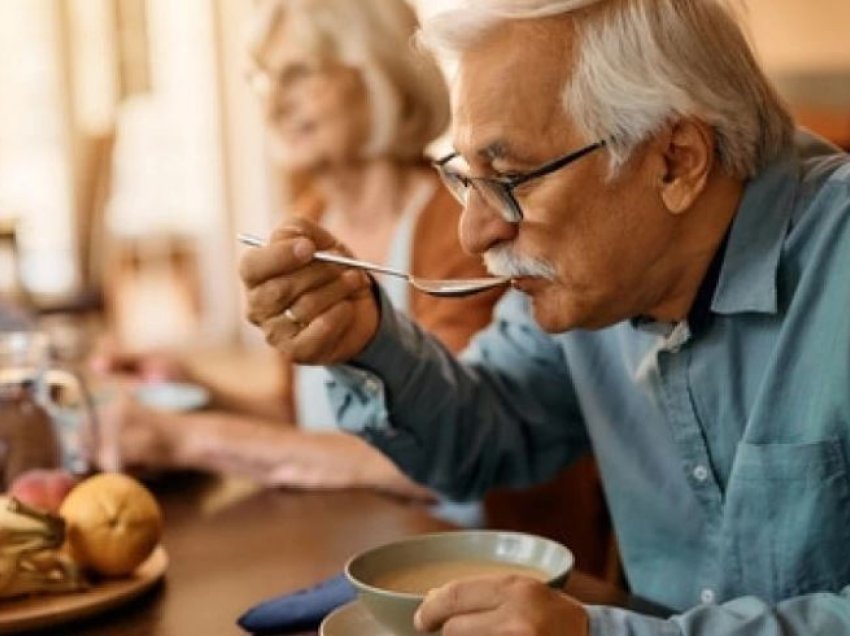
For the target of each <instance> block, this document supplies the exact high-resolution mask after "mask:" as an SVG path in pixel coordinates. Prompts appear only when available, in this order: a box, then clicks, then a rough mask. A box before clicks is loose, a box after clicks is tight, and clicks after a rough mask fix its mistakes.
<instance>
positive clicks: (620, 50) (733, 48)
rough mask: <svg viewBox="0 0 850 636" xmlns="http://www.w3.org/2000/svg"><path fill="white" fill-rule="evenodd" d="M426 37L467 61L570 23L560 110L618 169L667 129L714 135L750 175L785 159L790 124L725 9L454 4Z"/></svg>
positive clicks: (716, 2)
mask: <svg viewBox="0 0 850 636" xmlns="http://www.w3.org/2000/svg"><path fill="white" fill-rule="evenodd" d="M455 4H456V5H457V6H456V7H455V9H454V10H452V11H449V12H446V13H442V14H439V15H436V16H434V17H433V18H431V19H430V20H428V21H427V22H426V23H425V27H424V29H423V32H422V33H421V35H420V39H421V41H422V42H423V43H424V44H425V45H426V46H428V47H430V48H433V49H435V50H438V51H443V52H446V53H461V52H463V51H464V50H466V49H468V48H470V47H472V46H474V45H475V43H476V42H477V41H479V39H480V38H481V37H482V36H484V35H485V34H486V33H489V32H490V31H491V30H492V29H494V28H495V27H497V26H498V25H499V24H501V23H503V22H505V21H509V20H525V19H533V18H543V17H548V16H557V15H567V14H569V15H570V16H571V17H572V18H573V24H574V28H575V45H574V49H573V50H574V51H575V53H574V55H575V59H574V60H573V63H574V67H573V72H572V75H571V77H570V79H569V80H568V84H567V86H565V88H564V92H563V101H564V106H565V109H566V111H567V113H568V114H569V115H570V117H571V118H572V120H573V121H574V122H575V125H576V126H577V128H578V131H579V132H580V133H581V134H582V135H583V136H584V137H586V139H587V141H588V142H591V141H596V140H599V139H606V140H607V141H608V149H609V150H610V152H611V156H612V168H614V169H616V168H617V167H618V166H621V165H622V164H623V163H625V162H626V161H627V160H628V158H629V157H630V156H631V154H632V152H633V151H634V150H635V149H636V148H637V147H638V145H640V144H641V143H642V142H644V141H646V140H647V139H649V138H650V137H651V136H652V135H653V134H654V133H656V132H658V131H659V130H660V129H661V128H662V127H663V126H664V125H665V124H666V123H668V122H670V121H673V120H675V119H678V118H684V117H694V118H696V119H699V120H701V121H704V122H705V123H707V124H709V125H710V126H712V128H713V130H714V132H715V135H716V144H717V156H718V160H719V162H720V165H721V166H722V167H723V168H724V169H725V170H726V172H727V173H729V174H730V175H733V176H736V177H740V178H746V177H751V176H753V175H754V174H755V173H756V172H758V171H759V170H760V169H761V168H762V167H764V166H765V165H766V164H767V163H769V162H770V161H772V160H773V159H775V158H776V157H777V156H778V155H779V154H780V153H782V152H783V151H784V150H786V149H787V148H788V147H789V146H790V144H791V139H792V136H793V122H792V120H791V117H790V115H789V114H788V112H787V110H786V108H785V106H784V105H783V104H782V102H781V100H780V99H779V97H778V95H777V94H776V91H775V90H774V89H773V87H772V86H771V85H770V83H769V82H768V80H767V78H766V77H765V75H764V73H763V72H762V70H761V69H760V67H759V65H758V63H757V62H756V60H755V58H754V56H753V53H752V51H751V49H750V46H749V44H748V42H747V39H746V36H745V35H744V32H743V30H742V28H741V26H740V20H739V19H738V17H737V16H736V15H735V12H734V10H733V8H732V7H731V6H730V5H729V3H728V2H724V1H723V0H457V1H456V2H455Z"/></svg>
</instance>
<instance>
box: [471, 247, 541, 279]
mask: <svg viewBox="0 0 850 636" xmlns="http://www.w3.org/2000/svg"><path fill="white" fill-rule="evenodd" d="M484 265H485V266H486V267H487V271H488V272H489V273H490V274H492V275H493V276H505V277H508V278H520V277H524V276H530V277H534V278H545V279H547V280H555V275H556V274H555V266H554V265H552V263H550V262H549V261H547V260H545V259H542V258H535V257H533V256H524V255H522V254H517V253H516V251H515V250H514V249H513V246H512V245H508V244H505V245H496V246H495V247H492V248H490V249H489V250H487V251H486V252H485V253H484Z"/></svg>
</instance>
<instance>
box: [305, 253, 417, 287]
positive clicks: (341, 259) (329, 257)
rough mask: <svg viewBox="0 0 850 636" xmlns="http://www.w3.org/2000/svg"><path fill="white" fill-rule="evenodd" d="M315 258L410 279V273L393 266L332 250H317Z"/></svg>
mask: <svg viewBox="0 0 850 636" xmlns="http://www.w3.org/2000/svg"><path fill="white" fill-rule="evenodd" d="M313 258H314V259H316V260H317V261H324V262H325V263H335V264H336V265H346V266H347V267H354V268H357V269H365V270H368V271H370V272H378V273H379V274H388V275H390V276H397V277H398V278H403V279H405V280H409V279H410V274H407V273H406V272H402V271H400V270H397V269H393V268H392V267H384V266H383V265H378V264H376V263H370V262H368V261H359V260H357V259H355V258H348V257H347V256H342V255H340V254H333V253H331V252H316V253H314V254H313Z"/></svg>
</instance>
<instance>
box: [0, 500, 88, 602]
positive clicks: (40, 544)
mask: <svg viewBox="0 0 850 636" xmlns="http://www.w3.org/2000/svg"><path fill="white" fill-rule="evenodd" d="M64 540H65V522H64V521H62V519H61V518H60V517H57V516H56V515H54V514H50V513H47V512H44V511H42V510H37V509H35V508H30V507H29V506H27V505H26V504H23V503H21V502H20V501H18V500H17V499H15V498H14V497H8V496H6V495H0V599H2V598H10V597H14V596H20V595H22V594H30V593H33V592H71V591H74V590H80V589H83V588H84V587H85V580H84V579H83V577H82V574H81V572H80V569H79V567H78V566H77V564H76V563H74V562H73V561H71V560H70V559H68V558H67V557H66V556H64V555H61V554H60V553H59V551H58V548H59V547H60V546H61V545H62V542H63V541H64Z"/></svg>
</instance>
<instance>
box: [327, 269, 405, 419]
mask: <svg viewBox="0 0 850 636" xmlns="http://www.w3.org/2000/svg"><path fill="white" fill-rule="evenodd" d="M375 295H376V299H377V300H378V308H379V311H380V315H381V319H380V321H379V323H378V329H377V330H376V331H375V335H374V336H373V338H372V340H371V341H370V342H369V344H367V345H366V347H365V348H364V349H363V351H362V352H360V354H359V355H358V356H356V357H355V358H354V359H353V360H352V361H351V363H349V364H338V365H333V366H330V367H328V372H329V373H330V375H331V382H330V383H329V384H328V398H329V400H330V403H331V408H332V409H333V411H334V414H335V415H336V420H337V423H338V424H339V426H340V427H341V428H342V429H344V430H346V431H348V432H350V433H357V434H362V433H364V432H367V431H382V432H388V431H390V430H392V426H391V424H390V419H389V411H388V409H387V398H386V387H385V386H384V382H383V380H382V379H381V377H380V376H379V375H378V374H379V373H380V372H381V369H382V368H385V367H387V365H390V364H392V360H393V357H394V355H397V354H398V342H397V337H396V332H397V323H396V320H395V310H394V309H393V307H392V305H391V304H390V301H389V299H388V298H387V296H386V294H385V293H384V291H383V289H381V288H380V286H378V285H375ZM394 352H395V354H394Z"/></svg>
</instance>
